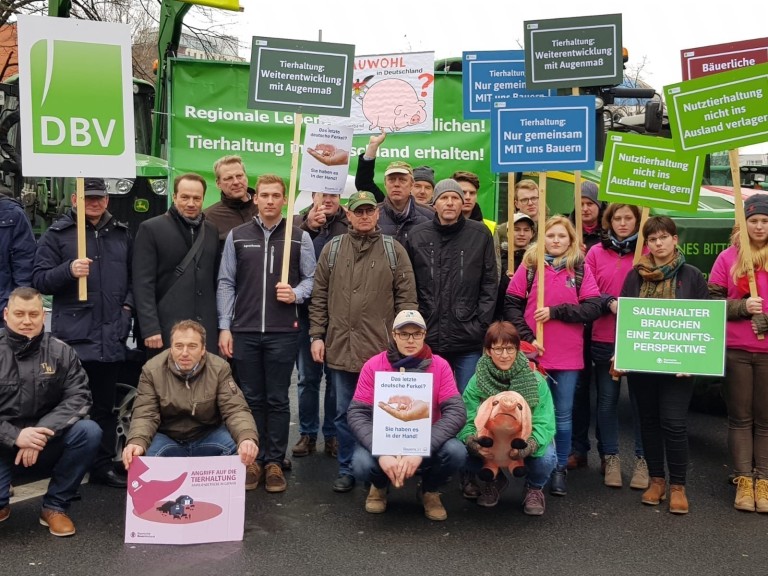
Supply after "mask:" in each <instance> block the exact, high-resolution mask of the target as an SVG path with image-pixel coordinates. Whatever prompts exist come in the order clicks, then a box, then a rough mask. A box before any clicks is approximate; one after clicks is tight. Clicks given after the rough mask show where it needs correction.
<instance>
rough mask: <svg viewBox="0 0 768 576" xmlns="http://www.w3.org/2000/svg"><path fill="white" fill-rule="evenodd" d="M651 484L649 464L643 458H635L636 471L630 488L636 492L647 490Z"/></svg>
mask: <svg viewBox="0 0 768 576" xmlns="http://www.w3.org/2000/svg"><path fill="white" fill-rule="evenodd" d="M650 483H651V478H650V476H649V475H648V463H647V462H646V461H645V458H643V457H642V456H635V471H634V472H633V473H632V480H630V482H629V487H630V488H634V489H635V490H646V489H648V486H649V485H650Z"/></svg>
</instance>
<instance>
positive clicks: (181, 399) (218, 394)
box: [127, 350, 259, 450]
mask: <svg viewBox="0 0 768 576" xmlns="http://www.w3.org/2000/svg"><path fill="white" fill-rule="evenodd" d="M201 364H202V366H198V368H197V370H196V371H195V372H194V373H193V374H192V375H191V376H185V375H183V374H182V373H181V372H180V371H179V370H178V369H177V368H176V365H175V363H174V362H173V358H171V353H170V350H166V351H164V352H162V353H161V354H158V355H157V356H155V357H154V358H152V359H151V360H150V361H149V362H147V363H146V364H145V365H144V367H143V368H142V370H141V376H140V377H139V390H138V393H137V395H136V399H135V400H134V401H133V414H132V416H131V429H130V431H129V432H128V441H127V442H128V443H129V444H137V445H139V446H141V447H143V448H144V450H146V449H147V448H149V445H150V444H152V439H153V438H154V437H155V434H156V433H157V432H160V433H161V434H165V435H166V436H168V437H170V438H172V439H173V440H175V441H177V442H188V441H191V440H196V439H198V438H202V437H204V436H206V435H207V434H210V433H211V432H212V431H213V430H215V429H216V428H218V427H219V426H221V425H222V423H223V424H225V425H226V426H227V430H229V433H230V435H231V436H232V439H233V440H234V441H235V444H236V445H238V446H239V445H240V443H241V442H242V441H243V440H248V439H250V440H253V441H254V442H257V443H258V439H259V435H258V433H257V432H256V423H255V422H254V420H253V416H252V415H251V410H250V408H248V403H247V402H246V401H245V396H243V392H242V391H241V390H240V387H239V386H238V385H237V384H236V383H235V381H234V379H233V378H232V371H231V370H230V368H229V364H228V363H227V361H226V360H223V359H222V358H219V357H218V356H216V355H214V354H211V353H206V354H205V355H204V356H203V360H201Z"/></svg>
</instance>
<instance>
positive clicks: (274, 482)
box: [264, 462, 288, 492]
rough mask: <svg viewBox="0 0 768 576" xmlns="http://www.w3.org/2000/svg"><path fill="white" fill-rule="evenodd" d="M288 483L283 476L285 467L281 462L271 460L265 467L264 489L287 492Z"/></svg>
mask: <svg viewBox="0 0 768 576" xmlns="http://www.w3.org/2000/svg"><path fill="white" fill-rule="evenodd" d="M286 488H288V483H287V482H286V481H285V476H283V468H282V466H280V464H276V463H275V462H270V463H269V464H267V465H266V467H265V468H264V489H265V490H266V491H267V492H285V489H286Z"/></svg>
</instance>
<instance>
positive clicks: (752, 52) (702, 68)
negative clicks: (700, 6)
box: [680, 38, 768, 80]
mask: <svg viewBox="0 0 768 576" xmlns="http://www.w3.org/2000/svg"><path fill="white" fill-rule="evenodd" d="M680 61H681V63H682V65H683V80H692V79H693V78H701V77H702V76H709V75H710V74H719V73H720V72H728V71H729V70H736V69H738V68H745V67H747V66H754V65H755V64H764V63H766V62H768V38H755V39H754V40H742V41H740V42H729V43H727V44H715V45H713V46H702V47H700V48H688V49H686V50H681V51H680Z"/></svg>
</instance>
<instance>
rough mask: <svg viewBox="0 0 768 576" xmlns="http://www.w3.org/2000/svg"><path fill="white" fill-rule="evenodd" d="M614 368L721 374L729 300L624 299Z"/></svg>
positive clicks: (619, 321)
mask: <svg viewBox="0 0 768 576" xmlns="http://www.w3.org/2000/svg"><path fill="white" fill-rule="evenodd" d="M615 367H616V369H617V370H622V371H628V372H663V373H668V374H696V375H700V376H722V375H723V374H724V373H725V300H664V299H657V298H619V307H618V312H617V317H616V358H615Z"/></svg>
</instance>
